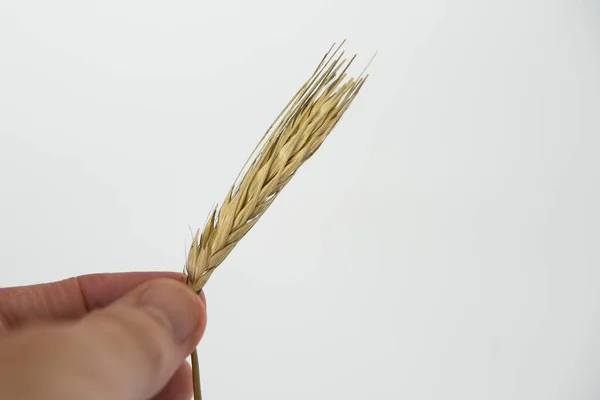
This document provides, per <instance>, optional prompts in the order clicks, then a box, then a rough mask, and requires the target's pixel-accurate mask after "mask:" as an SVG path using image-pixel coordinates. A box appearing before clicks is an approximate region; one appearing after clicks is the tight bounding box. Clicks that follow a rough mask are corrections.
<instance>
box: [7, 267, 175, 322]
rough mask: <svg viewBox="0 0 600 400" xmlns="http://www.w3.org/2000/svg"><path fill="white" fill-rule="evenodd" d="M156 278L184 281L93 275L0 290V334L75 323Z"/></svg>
mask: <svg viewBox="0 0 600 400" xmlns="http://www.w3.org/2000/svg"><path fill="white" fill-rule="evenodd" d="M156 278H171V279H174V280H179V281H181V280H182V274H179V273H172V272H129V273H117V274H93V275H83V276H79V277H77V278H70V279H66V280H63V281H59V282H53V283H47V284H41V285H32V286H21V287H14V288H0V333H1V332H2V331H7V330H10V329H14V328H17V327H20V326H23V325H25V324H27V323H29V322H32V321H40V320H45V319H48V320H51V319H57V318H59V319H73V318H79V317H81V316H83V315H85V314H86V313H87V312H88V311H89V310H93V309H96V308H100V307H105V306H107V305H108V304H110V303H112V302H113V301H115V300H116V299H118V298H119V297H121V296H122V295H123V294H125V293H127V292H128V291H130V290H132V289H133V288H134V287H136V286H138V285H140V284H142V283H144V282H146V281H149V280H151V279H156Z"/></svg>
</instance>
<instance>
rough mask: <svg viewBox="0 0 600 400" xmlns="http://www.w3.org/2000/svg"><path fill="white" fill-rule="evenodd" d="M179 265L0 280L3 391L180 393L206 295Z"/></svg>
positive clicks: (29, 397) (130, 398)
mask: <svg viewBox="0 0 600 400" xmlns="http://www.w3.org/2000/svg"><path fill="white" fill-rule="evenodd" d="M181 281H182V276H181V274H175V273H155V272H147V273H146V272H143V273H123V274H97V275H85V276H80V277H77V278H71V279H67V280H64V281H60V282H55V283H49V284H42V285H34V286H24V287H15V288H0V399H3V400H33V399H36V400H37V399H44V400H59V399H60V400H75V399H77V400H79V399H86V400H96V399H98V400H105V399H111V400H147V399H154V400H183V399H186V400H187V399H190V397H191V393H192V375H191V369H190V367H189V365H188V363H187V362H186V361H185V359H186V357H187V356H188V355H189V354H190V353H191V352H192V351H193V349H194V347H195V346H196V345H197V344H198V342H199V341H200V338H201V336H202V334H203V333H204V329H205V327H206V300H205V298H204V295H201V296H197V295H196V294H195V293H194V292H192V291H191V290H190V289H188V288H187V287H185V286H184V285H183V284H182V283H181Z"/></svg>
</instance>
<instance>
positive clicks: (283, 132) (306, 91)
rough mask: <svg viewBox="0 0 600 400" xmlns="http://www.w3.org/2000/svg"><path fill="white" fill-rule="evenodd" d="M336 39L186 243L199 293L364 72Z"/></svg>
mask: <svg viewBox="0 0 600 400" xmlns="http://www.w3.org/2000/svg"><path fill="white" fill-rule="evenodd" d="M343 44H344V43H343V42H342V44H340V45H339V46H338V47H337V48H336V49H335V50H334V47H335V45H334V46H332V47H331V49H330V50H329V51H328V52H327V54H325V56H324V57H323V59H322V60H321V62H320V63H319V65H318V67H317V68H316V70H315V71H314V73H313V74H312V76H311V77H310V78H309V79H308V80H307V81H306V82H305V83H304V85H302V87H301V88H300V90H298V92H297V93H296V95H295V96H294V97H293V98H292V100H291V101H290V102H289V103H288V104H287V106H286V107H285V108H284V109H283V111H282V112H281V113H280V114H279V116H278V117H277V118H276V119H275V121H274V122H273V124H272V125H271V126H270V127H269V129H268V130H267V132H266V133H265V135H264V136H263V138H262V140H261V141H260V143H259V144H258V146H257V148H256V149H255V150H254V152H253V153H252V155H251V156H250V158H249V159H248V161H247V163H246V165H245V166H244V168H243V169H242V171H241V172H240V174H239V175H238V178H237V179H236V180H235V182H234V184H233V185H232V186H231V189H230V190H229V192H228V193H227V196H226V197H225V199H224V201H223V202H222V203H221V205H220V207H217V208H216V209H214V210H213V211H212V212H211V213H210V215H209V217H208V220H207V222H206V224H205V226H204V229H203V230H202V232H201V233H200V231H199V230H198V231H197V232H196V235H195V236H194V240H193V242H192V244H191V246H190V250H189V253H188V258H187V262H186V265H185V272H186V274H187V276H186V283H187V285H188V286H190V287H191V288H192V289H193V290H194V291H195V292H197V293H199V292H200V291H201V290H202V288H203V287H204V285H205V284H206V282H207V281H208V279H209V278H210V277H211V275H212V274H213V272H214V271H215V269H216V268H217V267H218V266H219V265H221V263H222V262H223V260H225V258H226V257H227V255H228V254H229V253H230V252H231V251H232V250H233V248H234V247H235V246H236V245H237V244H238V243H239V241H240V240H241V239H242V238H243V237H244V236H245V235H246V234H247V233H248V231H249V230H250V229H251V228H252V227H253V226H254V225H255V224H256V222H257V221H258V219H259V218H260V217H261V216H262V215H263V214H264V212H265V211H266V210H267V209H268V208H269V206H270V205H271V204H272V203H273V201H274V200H275V199H276V198H277V195H278V194H279V193H280V192H281V190H283V188H284V187H285V185H286V184H287V183H288V182H289V181H290V179H291V178H292V177H293V176H294V174H295V173H296V171H297V170H298V168H299V167H300V166H301V165H302V164H303V163H304V162H305V161H306V160H308V159H309V158H310V157H311V156H312V155H313V154H314V153H315V152H316V151H317V150H318V149H319V147H320V146H321V144H322V143H323V141H324V140H325V139H326V138H327V136H328V135H329V133H330V132H331V131H332V129H333V128H334V127H335V125H336V124H337V123H338V121H339V120H340V118H341V117H342V115H343V114H344V112H345V111H346V110H347V109H348V107H349V106H350V104H351V103H352V101H353V100H354V98H355V97H356V95H357V94H358V92H359V90H360V89H361V87H362V86H363V84H364V83H365V81H366V79H367V77H368V75H367V76H363V74H361V75H360V76H359V77H358V78H349V77H348V76H347V69H348V67H349V66H350V64H351V63H352V61H353V60H354V57H352V59H350V60H349V61H348V60H347V59H345V58H344V52H343V51H341V47H342V45H343ZM192 367H193V374H194V398H195V399H196V400H200V399H201V393H200V381H199V377H198V359H197V353H196V352H195V351H194V353H193V354H192Z"/></svg>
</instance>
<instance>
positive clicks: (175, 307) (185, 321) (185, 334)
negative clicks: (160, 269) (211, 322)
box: [138, 280, 200, 343]
mask: <svg viewBox="0 0 600 400" xmlns="http://www.w3.org/2000/svg"><path fill="white" fill-rule="evenodd" d="M199 303H200V302H199V301H198V297H197V296H196V295H195V294H194V293H193V292H192V291H190V290H189V289H187V288H186V287H185V286H184V285H182V284H181V283H179V282H175V281H169V280H161V281H156V282H152V283H151V284H150V286H149V287H148V288H147V289H146V290H145V291H144V293H143V294H142V295H141V297H140V299H139V303H138V304H139V305H140V306H143V307H148V308H149V309H150V310H151V312H152V313H154V314H158V316H159V317H161V318H162V319H164V320H165V321H167V323H168V325H169V327H170V329H171V332H172V334H173V340H174V341H175V342H176V343H181V342H184V341H185V340H186V339H187V338H189V337H190V336H192V335H193V334H194V332H195V331H196V328H197V327H198V319H199V314H200V313H199V309H198V308H199V307H198V306H199Z"/></svg>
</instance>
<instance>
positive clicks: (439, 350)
mask: <svg viewBox="0 0 600 400" xmlns="http://www.w3.org/2000/svg"><path fill="white" fill-rule="evenodd" d="M344 38H347V39H348V45H347V49H348V50H349V51H350V52H358V53H359V58H358V60H357V65H356V69H355V70H354V71H355V72H359V70H360V67H362V66H363V65H364V63H366V62H367V61H368V59H369V58H370V56H371V55H372V54H373V52H374V51H376V50H377V51H378V52H379V54H378V57H377V59H376V61H375V63H374V64H373V66H372V68H371V70H370V71H371V74H372V77H371V79H370V81H369V82H368V84H367V85H366V86H365V87H364V89H363V91H362V92H361V94H360V96H359V97H358V98H357V100H356V102H355V103H354V104H353V106H352V107H351V108H350V110H349V111H348V113H347V114H346V117H345V118H344V120H343V122H342V123H340V124H339V125H338V127H337V128H336V130H335V131H334V133H333V135H332V136H331V137H330V139H328V141H327V142H326V144H325V145H324V146H323V147H322V148H321V150H320V151H319V153H317V155H316V156H315V157H314V158H312V159H311V160H310V162H309V163H307V164H306V165H305V166H304V167H303V169H302V170H301V171H300V172H299V174H298V175H297V176H296V178H294V180H293V181H292V182H291V183H290V185H289V186H288V187H287V188H286V190H285V191H284V193H283V194H282V195H281V196H280V197H279V198H278V200H277V201H276V202H275V204H274V206H273V207H272V208H271V209H270V210H269V212H267V214H266V215H265V216H264V218H263V220H262V221H261V222H260V223H259V224H258V225H257V226H256V228H255V229H254V230H253V231H252V232H251V233H250V234H249V235H248V236H247V237H246V238H245V239H244V241H243V242H242V243H241V245H240V246H238V247H237V248H236V250H235V251H234V252H233V254H232V255H231V256H230V258H229V259H228V260H227V261H226V262H225V263H224V264H223V265H222V267H221V268H220V270H219V271H218V272H217V273H216V274H215V275H213V278H212V280H211V281H210V283H209V285H208V286H207V290H206V291H207V297H208V302H209V324H208V330H207V332H206V335H205V338H204V340H203V342H202V344H201V347H200V353H201V358H202V360H201V364H202V373H203V374H202V379H203V382H204V392H205V397H206V399H207V400H220V399H222V400H225V399H261V400H267V399H278V400H279V399H286V400H293V399H299V400H300V399H302V400H304V399H307V398H310V399H377V400H380V399H381V400H383V399H411V400H420V399H457V400H458V399H469V400H470V399H472V400H480V399H498V400H500V399H502V400H504V399H523V400H530V399H545V400H550V399H568V400H573V399H597V398H598V396H600V294H599V293H600V250H599V241H600V228H599V226H600V211H599V204H600V191H599V190H598V179H599V178H600V161H599V159H598V155H599V151H600V139H599V134H600V78H599V75H600V5H599V3H598V2H597V1H594V0H587V1H574V0H571V1H568V0H564V1H548V0H539V1H535V0H529V1H524V0H513V1H487V2H484V1H474V0H472V1H466V0H463V1H453V2H450V1H448V2H445V1H434V0H427V1H412V2H408V1H404V2H403V1H391V0H371V1H360V0H355V1H342V0H336V1H334V0H329V1H323V0H306V1H302V2H289V1H275V0H272V1H267V0H255V1H242V0H237V1H210V2H208V1H197V0H196V1H188V0H173V1H166V0H163V1H148V0H146V1H141V0H140V1H135V0H118V1H117V0H104V1H91V0H88V1H75V0H73V1H66V0H54V1H26V0H3V1H2V2H1V3H0V284H1V285H3V286H12V285H22V284H31V283H37V282H45V281H53V280H58V279H62V278H67V277H70V276H74V275H81V274H86V273H93V272H109V271H131V270H173V271H180V270H181V269H182V268H183V263H184V258H185V253H186V250H187V245H188V244H189V242H190V233H189V227H192V228H193V229H195V228H197V227H199V226H201V225H202V224H203V222H204V220H205V218H206V216H207V214H208V212H209V210H210V208H211V206H212V205H213V204H214V203H215V202H217V201H220V200H221V198H222V197H223V196H224V194H225V191H226V190H227V188H228V186H229V184H230V183H231V181H232V179H234V178H235V175H236V174H237V171H238V169H239V168H240V166H241V165H242V164H243V162H244V160H245V159H246V157H247V155H248V154H249V152H250V151H251V150H252V148H253V147H254V145H255V143H256V141H257V140H258V139H259V138H260V136H261V135H262V133H263V132H264V130H265V129H266V128H267V127H268V125H269V124H270V122H271V120H272V119H273V118H274V117H275V116H276V115H277V113H278V112H279V110H280V109H281V108H282V107H283V106H284V105H285V103H287V101H288V100H289V98H290V96H291V95H292V94H293V93H294V92H295V91H296V89H297V88H298V87H299V85H300V84H302V83H303V82H304V80H305V79H306V78H307V77H308V76H309V75H310V73H312V70H313V69H314V67H315V66H316V64H317V63H318V61H319V60H320V58H321V56H322V55H323V53H324V52H325V51H326V50H327V49H328V47H329V46H330V45H331V44H332V43H333V42H334V41H339V40H341V39H344ZM99 362H101V361H99Z"/></svg>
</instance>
